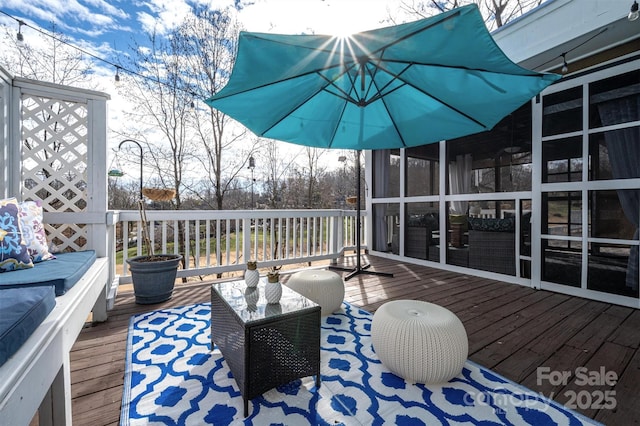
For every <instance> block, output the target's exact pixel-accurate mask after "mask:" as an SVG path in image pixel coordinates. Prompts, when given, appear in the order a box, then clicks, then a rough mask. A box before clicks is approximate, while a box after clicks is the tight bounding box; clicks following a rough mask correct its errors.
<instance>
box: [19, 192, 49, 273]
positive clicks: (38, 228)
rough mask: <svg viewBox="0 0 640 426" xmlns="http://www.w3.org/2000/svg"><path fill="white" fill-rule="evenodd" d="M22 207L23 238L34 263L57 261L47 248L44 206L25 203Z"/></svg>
mask: <svg viewBox="0 0 640 426" xmlns="http://www.w3.org/2000/svg"><path fill="white" fill-rule="evenodd" d="M19 207H20V226H21V227H22V236H23V238H24V242H25V244H26V246H27V250H28V251H29V255H30V256H31V260H32V261H33V263H37V262H42V261H44V260H49V259H55V258H56V257H55V256H54V255H52V254H51V253H50V252H49V248H48V247H47V234H46V233H45V231H44V225H43V224H42V204H41V203H40V201H23V202H22V203H20V204H19Z"/></svg>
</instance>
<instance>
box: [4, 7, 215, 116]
mask: <svg viewBox="0 0 640 426" xmlns="http://www.w3.org/2000/svg"><path fill="white" fill-rule="evenodd" d="M0 13H1V14H3V15H5V16H7V17H9V18H11V19H13V20H15V21H16V22H17V23H18V26H19V27H23V26H24V27H28V28H31V29H32V30H34V31H36V32H38V33H40V34H42V35H44V36H45V37H49V38H51V39H53V40H56V41H57V42H60V43H62V44H64V45H66V46H69V47H71V48H72V49H75V50H77V51H79V52H81V53H83V54H85V55H87V56H90V57H91V58H93V59H95V60H97V61H100V62H103V63H105V64H109V65H111V66H112V67H114V68H115V70H116V77H115V80H116V83H117V82H119V81H120V73H119V72H120V71H123V72H126V73H128V74H130V75H134V76H136V77H140V78H142V79H144V80H147V81H151V82H153V83H156V84H161V85H163V86H166V87H169V88H171V89H173V90H178V91H181V92H183V93H186V94H187V95H190V96H192V97H194V98H199V99H204V98H205V96H201V95H199V94H197V93H195V92H193V91H189V90H185V89H180V88H176V87H174V86H173V85H170V84H168V83H165V82H163V81H161V80H157V79H155V78H151V77H149V76H146V75H144V74H140V73H139V72H137V71H132V70H130V69H127V68H125V67H123V66H122V65H119V64H116V63H114V62H112V61H109V60H107V59H104V58H102V57H100V56H98V55H96V54H94V53H91V52H89V51H87V50H85V49H83V48H81V47H78V46H76V45H74V44H72V43H69V42H68V41H65V40H63V39H61V38H60V37H56V36H55V35H53V34H49V33H48V32H46V31H44V30H42V29H40V28H38V27H35V26H33V25H31V24H28V23H26V22H25V21H23V20H22V19H19V18H16V17H15V16H13V15H11V14H9V13H7V12H5V11H4V10H2V9H0ZM191 103H192V105H193V101H191Z"/></svg>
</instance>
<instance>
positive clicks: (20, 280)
mask: <svg viewBox="0 0 640 426" xmlns="http://www.w3.org/2000/svg"><path fill="white" fill-rule="evenodd" d="M95 260H96V252H95V251H94V250H86V251H76V252H73V253H59V254H58V253H56V258H55V259H51V260H47V261H46V262H40V263H37V264H36V265H35V266H34V267H33V268H31V269H21V270H18V271H12V272H8V273H4V274H0V289H5V288H16V287H40V286H45V287H47V286H54V287H55V292H56V296H61V295H63V294H65V293H66V292H67V291H68V290H69V289H70V288H71V287H73V286H74V285H75V284H76V283H77V282H78V280H79V279H80V278H81V277H82V275H84V273H85V272H87V270H88V269H89V268H90V267H91V265H92V264H93V262H94V261H95Z"/></svg>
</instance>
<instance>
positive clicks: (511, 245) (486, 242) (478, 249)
mask: <svg viewBox="0 0 640 426" xmlns="http://www.w3.org/2000/svg"><path fill="white" fill-rule="evenodd" d="M515 249H516V234H515V233H514V232H494V231H475V230H469V267H470V268H474V269H480V270H483V271H490V272H497V273H500V274H506V275H515V274H516V264H515V261H516V257H515Z"/></svg>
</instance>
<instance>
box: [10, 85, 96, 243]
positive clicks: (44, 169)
mask: <svg viewBox="0 0 640 426" xmlns="http://www.w3.org/2000/svg"><path fill="white" fill-rule="evenodd" d="M87 117H88V114H87V105H86V103H81V102H72V101H61V100H57V99H50V98H47V97H40V96H32V95H23V97H22V144H23V146H22V182H23V186H22V188H23V194H22V195H23V199H25V200H27V199H39V200H41V201H42V207H43V209H44V210H45V211H47V212H84V211H86V208H87V163H88V161H87V150H88V147H87V131H88V130H87V129H88V122H87ZM47 231H48V233H49V237H50V238H51V240H52V242H53V243H54V244H56V245H57V246H58V248H59V249H61V250H80V249H82V247H83V246H84V245H85V244H86V241H87V236H86V231H85V230H84V229H83V226H82V225H78V224H68V225H57V226H56V227H55V228H53V227H49V228H48V229H47Z"/></svg>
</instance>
